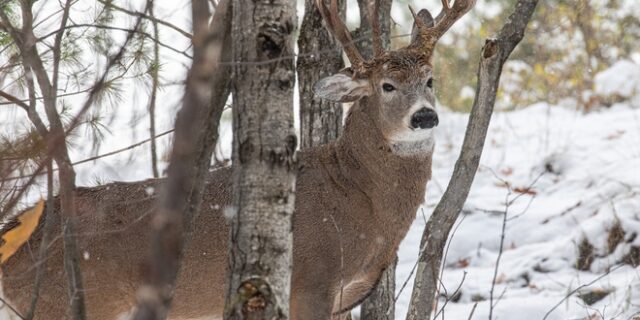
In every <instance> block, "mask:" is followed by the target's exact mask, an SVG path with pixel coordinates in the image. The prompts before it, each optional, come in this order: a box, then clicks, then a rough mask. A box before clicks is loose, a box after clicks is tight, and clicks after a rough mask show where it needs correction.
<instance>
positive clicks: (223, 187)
mask: <svg viewBox="0 0 640 320" xmlns="http://www.w3.org/2000/svg"><path fill="white" fill-rule="evenodd" d="M367 111H368V110H367V109H366V107H361V106H358V105H356V106H354V107H353V111H352V112H351V115H350V116H349V119H348V120H347V121H348V124H347V126H346V128H345V132H344V135H343V136H342V137H341V138H340V139H339V140H338V141H336V142H335V143H333V144H329V145H325V146H322V147H319V148H313V149H309V150H306V151H302V152H300V154H299V169H298V170H299V172H298V180H297V181H298V183H297V185H296V190H297V194H296V209H295V213H294V215H293V239H294V245H293V258H294V263H293V275H292V294H291V297H292V298H291V299H292V301H291V303H292V306H291V310H292V319H324V320H326V319H329V318H330V314H331V313H336V312H339V311H340V310H349V309H350V308H352V307H354V306H355V305H356V304H358V303H359V302H360V301H361V300H363V299H364V298H365V297H366V296H367V294H368V293H369V292H370V290H371V289H372V288H373V286H374V285H375V284H376V282H377V280H378V278H379V276H380V274H381V272H382V271H383V270H384V269H385V268H386V267H387V266H388V265H389V264H390V263H391V262H392V261H393V259H394V257H395V253H396V250H397V247H398V245H399V243H400V241H401V240H402V238H403V237H404V235H405V234H406V232H407V230H408V228H409V226H410V225H411V222H412V221H413V218H414V216H415V212H416V210H417V208H418V206H419V205H420V203H422V202H423V199H424V194H425V185H426V182H427V180H428V179H429V177H430V170H431V169H430V168H431V152H430V150H425V151H428V152H425V153H421V154H416V155H414V156H412V157H403V156H398V155H396V154H394V152H393V150H392V149H391V148H390V147H389V145H388V143H387V141H385V140H384V137H383V136H382V135H381V133H380V132H379V129H378V128H376V127H372V126H370V125H369V123H368V122H369V116H368V115H366V112H367ZM161 182H162V180H148V181H143V182H138V183H114V184H108V185H105V186H99V187H94V188H81V189H79V190H78V197H77V199H78V209H79V212H80V216H81V219H82V220H81V221H78V223H77V226H78V232H79V233H80V234H81V236H80V237H79V239H78V242H79V244H78V246H79V250H80V253H81V255H83V256H84V258H85V259H83V261H82V262H81V268H82V270H83V276H84V281H85V284H86V288H87V292H86V293H85V296H86V300H87V308H88V314H89V319H105V320H106V319H116V318H117V317H118V316H119V315H121V314H124V313H126V312H127V311H128V310H130V308H131V307H133V305H134V303H135V294H136V291H135V290H136V289H137V287H138V286H139V285H140V284H141V283H142V282H143V278H144V271H145V270H144V269H145V267H144V263H145V259H146V253H147V252H148V246H149V234H150V232H149V228H148V227H147V225H148V222H149V220H150V217H151V214H152V213H153V211H154V210H153V206H154V203H155V199H154V198H155V195H153V194H150V193H151V190H155V191H157V190H158V188H161ZM230 190H231V168H223V169H219V170H216V171H213V172H211V175H210V177H208V179H207V192H206V194H205V199H204V201H203V204H202V207H201V208H202V209H201V210H202V211H201V213H200V215H199V216H198V218H197V219H196V220H195V221H194V226H193V234H192V236H191V240H190V242H189V243H188V246H187V248H186V252H185V256H184V258H183V262H182V268H181V272H180V276H179V278H178V283H177V288H176V292H175V297H174V301H173V307H172V312H171V318H172V319H197V318H202V317H207V316H214V317H215V316H221V315H222V310H223V309H222V308H223V303H224V294H225V290H226V286H225V277H226V266H227V262H226V261H227V241H228V238H227V234H228V224H227V223H228V222H227V220H226V218H225V217H224V210H225V207H226V206H229V205H231V193H230ZM56 209H57V208H56ZM59 226H60V225H59V223H56V225H55V227H54V230H56V231H58V230H60V229H59ZM41 234H42V231H41V230H40V231H38V232H37V233H36V234H35V235H34V236H33V237H32V239H31V240H30V242H29V244H28V245H25V246H23V247H22V248H21V249H20V251H19V252H18V253H16V255H14V256H13V257H11V258H10V259H9V260H8V261H7V263H6V264H5V265H3V267H2V271H3V276H2V284H3V288H4V294H5V296H6V298H7V299H9V301H11V302H12V303H13V304H14V305H15V306H16V307H17V308H18V310H20V311H21V312H22V313H26V312H27V310H28V308H29V303H30V301H31V294H32V292H33V285H34V278H35V267H34V266H36V265H37V263H36V262H37V260H38V259H37V257H38V252H39V244H40V240H41ZM56 234H58V233H57V232H56ZM47 257H48V258H47V260H46V273H45V274H44V277H43V284H42V287H41V300H40V302H39V303H38V308H37V312H36V317H35V319H65V317H66V312H67V311H68V305H69V301H68V297H67V293H66V277H64V276H63V274H62V272H64V271H63V267H62V241H61V239H60V238H59V237H55V238H54V240H53V243H52V244H51V246H50V249H49V250H48V254H47ZM341 287H342V290H341ZM341 291H342V301H341V300H340V292H341ZM322 303H324V304H325V305H324V306H321V304H322Z"/></svg>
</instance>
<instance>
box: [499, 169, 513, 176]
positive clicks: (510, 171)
mask: <svg viewBox="0 0 640 320" xmlns="http://www.w3.org/2000/svg"><path fill="white" fill-rule="evenodd" d="M500 173H502V174H503V175H505V176H510V175H511V174H512V173H513V168H511V167H506V168H503V169H502V170H500Z"/></svg>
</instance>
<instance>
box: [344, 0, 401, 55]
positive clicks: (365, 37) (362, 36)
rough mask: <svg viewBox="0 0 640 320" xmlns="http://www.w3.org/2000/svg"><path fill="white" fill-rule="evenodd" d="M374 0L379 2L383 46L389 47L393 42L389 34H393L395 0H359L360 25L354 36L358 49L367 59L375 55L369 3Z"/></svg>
mask: <svg viewBox="0 0 640 320" xmlns="http://www.w3.org/2000/svg"><path fill="white" fill-rule="evenodd" d="M374 1H375V2H377V4H378V19H379V23H380V32H381V36H382V46H383V47H384V48H385V49H389V45H390V44H391V39H390V38H389V35H390V34H391V3H392V2H393V0H358V8H360V27H359V28H358V29H356V30H355V31H354V32H353V33H352V37H353V40H354V41H355V43H356V46H357V47H358V50H359V51H360V53H361V54H362V56H363V57H364V58H365V59H369V58H371V57H372V56H373V46H372V39H373V38H372V36H371V17H370V13H371V12H370V11H369V9H370V8H369V4H370V3H371V2H374Z"/></svg>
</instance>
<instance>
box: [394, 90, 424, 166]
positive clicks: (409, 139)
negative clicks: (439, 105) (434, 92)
mask: <svg viewBox="0 0 640 320" xmlns="http://www.w3.org/2000/svg"><path fill="white" fill-rule="evenodd" d="M422 108H429V109H434V108H433V106H432V105H431V103H429V102H428V101H427V100H425V99H420V100H418V101H416V103H414V104H413V105H412V106H411V109H409V112H407V115H406V116H405V117H404V119H403V120H402V121H403V123H405V124H406V125H407V127H406V129H403V130H402V131H401V132H399V133H397V134H395V135H394V136H392V137H390V139H389V142H390V144H391V148H392V149H393V152H394V153H395V154H398V155H406V156H410V155H417V154H426V153H430V152H433V147H434V146H435V134H434V130H435V128H431V129H412V128H410V127H409V126H410V124H411V117H412V116H413V114H414V113H416V112H417V111H418V110H420V109H422Z"/></svg>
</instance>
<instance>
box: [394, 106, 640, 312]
mask: <svg viewBox="0 0 640 320" xmlns="http://www.w3.org/2000/svg"><path fill="white" fill-rule="evenodd" d="M440 117H441V119H442V120H443V121H442V122H441V125H440V126H439V128H438V132H437V139H436V140H437V144H436V154H435V158H434V162H433V166H434V167H433V170H434V178H433V181H432V182H430V183H429V185H428V192H427V196H426V203H425V206H424V213H425V215H426V218H427V219H428V215H429V214H430V212H431V211H432V210H433V208H434V207H435V204H436V203H437V201H438V199H439V197H440V196H441V195H442V192H443V189H444V188H443V186H446V184H447V182H448V179H449V177H450V175H451V172H452V169H453V164H454V163H455V160H456V158H457V155H458V153H459V148H460V146H461V143H462V138H463V135H464V129H465V126H466V122H467V120H468V115H466V114H459V113H452V112H446V111H442V110H441V111H440ZM507 185H508V186H509V187H507ZM529 187H530V189H529V190H530V192H528V193H524V194H520V193H518V192H517V191H516V190H526V189H528V188H529ZM510 190H511V191H510ZM639 192H640V110H639V109H638V106H637V105H636V106H632V105H623V104H619V105H616V106H615V107H613V108H611V109H604V110H601V111H596V112H592V113H589V114H583V113H581V112H578V111H573V110H569V109H565V108H563V107H560V106H554V105H548V104H545V103H540V104H536V105H532V106H530V107H527V108H524V109H521V110H519V111H514V112H500V113H496V114H494V116H493V119H492V123H491V126H490V129H489V133H488V137H487V143H486V145H485V150H484V152H483V156H482V158H481V165H480V169H479V170H478V173H477V175H476V178H475V180H474V184H473V186H472V189H471V192H470V194H469V198H468V201H467V203H466V204H465V206H464V210H463V214H462V216H461V218H460V219H459V221H458V222H457V227H454V229H455V228H457V229H456V230H455V231H454V234H453V237H452V240H451V241H450V244H449V249H448V251H447V253H446V261H445V263H444V265H445V268H444V271H443V275H442V282H443V284H444V286H445V288H446V291H447V292H449V294H451V293H452V292H454V291H455V290H456V288H457V287H458V286H460V292H461V295H460V297H459V299H458V300H457V302H453V301H449V302H448V303H447V305H446V307H445V310H444V312H445V318H446V319H467V318H468V317H469V314H470V312H471V309H472V308H473V305H474V304H475V302H476V301H479V302H478V305H477V307H476V309H475V312H474V314H473V318H472V319H487V318H488V313H489V294H490V289H491V284H492V279H493V274H494V271H495V267H496V259H497V257H498V254H499V250H498V249H499V246H500V235H501V228H502V221H503V215H504V212H505V208H506V206H505V203H506V202H511V201H513V202H512V203H511V204H510V205H509V207H508V210H507V225H506V232H505V241H504V251H503V253H502V257H501V261H500V265H499V268H498V277H497V281H496V282H497V283H496V288H495V290H494V304H496V306H495V309H494V310H493V318H494V319H502V320H508V319H542V318H543V317H544V316H545V315H546V313H547V312H549V311H550V310H551V309H552V308H553V307H554V306H555V305H556V304H559V306H558V307H557V309H555V310H554V311H553V312H552V313H550V314H549V316H548V317H547V319H574V318H583V317H585V316H588V315H593V314H597V313H598V312H601V313H603V314H604V315H605V318H606V319H609V318H614V316H615V319H627V318H630V317H631V316H632V315H635V314H637V312H638V310H640V272H638V268H634V267H632V266H630V265H626V264H621V263H620V262H621V261H622V260H623V257H624V256H626V255H628V254H629V251H630V250H631V247H632V246H636V247H637V246H638V244H640V239H639V237H637V235H638V233H640V197H638V193H639ZM424 221H425V217H423V215H422V213H420V212H419V213H418V216H417V218H416V220H415V222H414V225H413V226H412V228H411V230H410V231H409V234H408V235H407V237H406V239H405V241H404V242H403V243H402V245H401V247H400V252H399V265H398V270H397V287H398V289H399V287H400V286H401V284H402V283H403V282H404V281H406V279H407V277H408V276H409V273H410V271H411V269H412V268H413V265H414V264H415V260H416V256H417V252H418V247H419V243H420V238H421V234H422V230H423V227H424V224H425V223H424ZM616 221H619V223H620V226H621V227H622V229H623V230H624V233H625V235H624V237H623V238H624V239H623V240H622V242H621V243H620V244H619V245H618V246H617V247H616V248H614V249H613V250H612V251H611V252H609V249H608V244H607V241H608V237H609V231H610V230H611V228H612V226H613V225H614V223H616ZM585 238H586V239H587V240H588V241H589V243H590V244H591V245H592V246H593V247H594V248H593V251H594V254H595V259H594V261H593V263H592V264H591V266H590V268H589V270H588V271H579V270H577V269H576V268H575V265H576V259H577V256H578V245H579V244H580V242H581V241H582V240H583V239H585ZM607 272H609V273H608V274H607ZM463 273H466V276H465V280H464V282H463V283H462V284H460V282H461V279H462V277H463ZM600 276H602V278H601V279H599V280H598V281H596V282H595V283H593V284H591V285H589V286H587V287H585V288H581V291H580V292H584V291H585V290H586V291H592V290H595V289H602V290H607V291H611V294H609V295H607V296H606V297H605V298H604V299H602V300H601V301H598V302H596V303H595V304H593V305H591V306H589V305H586V304H585V303H584V301H583V300H581V299H580V298H578V297H577V294H574V295H572V296H571V297H570V298H568V299H567V300H566V301H564V302H562V303H560V302H561V301H562V299H563V298H564V297H565V296H566V295H567V294H568V293H569V292H570V291H571V290H574V289H576V288H578V287H579V286H581V285H585V284H588V283H589V282H591V281H593V280H594V279H596V278H598V277H600ZM412 281H413V280H411V282H412ZM411 282H410V284H409V285H408V286H407V288H406V289H404V291H403V292H402V293H401V295H400V298H399V300H398V303H397V307H396V318H397V319H403V318H404V316H405V315H406V310H407V306H408V303H409V300H410V293H411V292H410V291H411ZM503 292H504V294H503ZM502 294H503V295H502ZM501 295H502V297H501V298H499V297H500V296H501ZM496 300H497V303H496V302H495V301H496ZM444 301H445V299H442V298H441V299H440V301H439V304H438V308H441V307H442V305H443V303H444ZM597 319H600V318H597Z"/></svg>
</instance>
